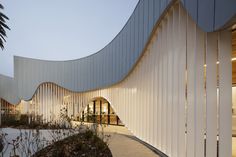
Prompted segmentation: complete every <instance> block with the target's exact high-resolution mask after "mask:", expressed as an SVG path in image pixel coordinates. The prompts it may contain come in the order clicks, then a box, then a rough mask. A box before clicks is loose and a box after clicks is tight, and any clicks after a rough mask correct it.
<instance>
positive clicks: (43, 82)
mask: <svg viewBox="0 0 236 157" xmlns="http://www.w3.org/2000/svg"><path fill="white" fill-rule="evenodd" d="M235 6H236V1H235V0H227V1H226V0H182V1H179V0H140V1H139V3H138V4H137V6H136V9H135V10H134V12H133V14H132V15H131V17H130V18H129V20H128V21H127V23H126V25H125V26H124V27H123V29H122V30H121V31H120V33H119V34H118V35H117V36H116V37H115V38H114V39H113V40H112V41H111V42H110V43H109V44H108V45H107V46H105V47H104V48H103V49H102V50H100V51H99V52H97V53H95V54H93V55H91V56H88V57H85V58H81V59H78V60H71V61H43V60H37V59H30V58H23V57H14V78H9V77H6V76H3V75H0V98H1V99H3V100H4V101H6V102H8V103H10V104H16V105H17V104H19V105H18V106H19V107H22V106H23V107H24V106H27V107H26V109H27V110H26V112H29V113H31V114H35V115H43V117H44V119H45V120H46V121H51V120H56V119H57V118H58V116H59V115H58V114H59V112H60V109H61V108H62V107H66V108H67V109H68V115H70V116H76V115H80V114H81V112H82V111H83V110H84V108H85V107H86V106H87V105H88V104H89V103H90V102H94V103H96V100H98V99H99V100H100V99H101V98H103V99H106V100H107V101H108V104H109V105H111V106H112V108H113V109H114V111H115V112H116V114H117V115H118V116H119V118H120V120H121V121H122V123H123V124H124V125H125V126H126V127H127V128H128V129H129V130H130V131H131V132H132V133H133V134H134V135H135V136H136V137H138V138H139V139H141V140H143V141H144V142H146V143H148V144H150V145H151V146H153V147H155V148H156V149H158V150H160V151H161V152H163V153H165V154H166V155H168V156H171V157H204V156H207V157H216V156H217V153H218V155H219V157H230V156H231V154H232V141H231V140H232V89H233V88H232V86H234V84H233V85H232V60H233V61H234V58H233V59H232V52H234V51H232V48H233V49H234V44H235V43H234V42H232V34H233V33H234V32H235V29H236V25H235V23H236V18H235V17H236V7H235ZM232 32H233V33H232ZM234 34H235V33H234ZM234 40H235V39H234ZM232 43H233V44H232ZM232 45H233V46H232ZM233 57H234V53H233ZM235 57H236V51H235ZM233 65H234V64H233ZM233 83H234V82H233ZM233 105H235V104H233ZM235 106H236V105H235ZM235 110H236V109H234V107H233V113H235ZM100 112H101V109H100Z"/></svg>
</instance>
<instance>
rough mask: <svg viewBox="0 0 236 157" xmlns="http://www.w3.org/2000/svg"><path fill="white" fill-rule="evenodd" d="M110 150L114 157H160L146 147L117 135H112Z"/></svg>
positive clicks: (126, 137)
mask: <svg viewBox="0 0 236 157" xmlns="http://www.w3.org/2000/svg"><path fill="white" fill-rule="evenodd" d="M109 148H110V150H111V152H112V155H113V157H159V156H158V155H156V154H155V153H154V152H153V151H152V150H150V149H149V148H147V147H146V146H145V145H143V144H141V143H139V142H138V141H136V140H134V139H132V138H130V137H128V136H125V135H122V134H117V133H114V134H112V137H111V139H110V142H109Z"/></svg>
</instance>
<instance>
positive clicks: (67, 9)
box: [0, 0, 138, 76]
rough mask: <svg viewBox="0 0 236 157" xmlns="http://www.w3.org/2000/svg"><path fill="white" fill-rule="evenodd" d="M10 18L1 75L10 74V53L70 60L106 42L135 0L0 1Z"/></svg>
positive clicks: (96, 49)
mask: <svg viewBox="0 0 236 157" xmlns="http://www.w3.org/2000/svg"><path fill="white" fill-rule="evenodd" d="M1 3H2V4H3V5H4V7H5V9H4V10H3V12H4V14H6V15H7V16H8V17H9V18H10V20H9V21H8V22H7V24H8V26H9V27H10V28H11V30H10V31H8V32H7V36H8V37H7V38H6V40H7V42H6V43H5V49H4V50H3V51H2V50H0V74H4V75H7V76H13V56H14V55H16V56H24V57H30V58H38V59H45V60H71V59H77V58H81V57H85V56H88V55H90V54H93V53H95V52H97V51H98V50H100V49H102V48H103V47H104V46H105V45H107V44H108V43H109V42H110V41H111V40H112V39H113V38H114V37H115V36H116V35H117V34H118V33H119V31H120V30H121V29H122V28H123V26H124V25H125V23H126V22H127V20H128V18H129V17H130V15H131V14H132V12H133V10H134V8H135V6H136V4H137V3H138V0H37V1H36V0H3V1H1Z"/></svg>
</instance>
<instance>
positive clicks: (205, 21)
mask: <svg viewBox="0 0 236 157" xmlns="http://www.w3.org/2000/svg"><path fill="white" fill-rule="evenodd" d="M214 1H215V0H208V1H206V0H198V24H199V25H201V26H203V27H204V28H206V29H207V30H213V28H214ZM205 10H207V13H206V12H205Z"/></svg>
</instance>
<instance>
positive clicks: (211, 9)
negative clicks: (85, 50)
mask: <svg viewBox="0 0 236 157" xmlns="http://www.w3.org/2000/svg"><path fill="white" fill-rule="evenodd" d="M181 2H182V4H183V6H184V7H185V9H186V10H187V12H188V13H189V14H190V16H191V17H192V18H193V19H194V21H195V22H196V23H197V25H198V26H199V27H200V28H202V29H203V30H204V31H205V32H213V31H217V30H219V29H222V28H224V27H227V26H229V24H232V23H233V21H231V19H232V18H235V15H236V14H235V13H236V7H235V6H236V1H235V0H227V1H224V0H181ZM229 21H230V23H229ZM234 22H236V19H234Z"/></svg>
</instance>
